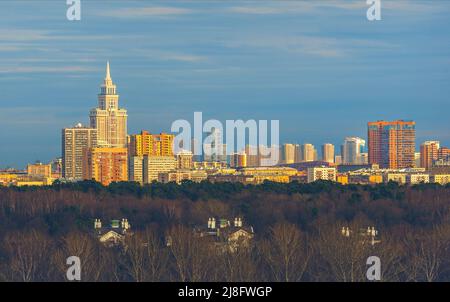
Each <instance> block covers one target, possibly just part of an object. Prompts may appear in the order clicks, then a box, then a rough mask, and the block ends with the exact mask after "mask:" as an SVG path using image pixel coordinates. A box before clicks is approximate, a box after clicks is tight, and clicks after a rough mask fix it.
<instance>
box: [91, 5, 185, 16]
mask: <svg viewBox="0 0 450 302" xmlns="http://www.w3.org/2000/svg"><path fill="white" fill-rule="evenodd" d="M191 12H192V10H191V9H186V8H179V7H163V6H158V7H157V6H152V7H136V8H125V9H113V10H107V11H100V12H98V13H97V15H99V16H104V17H113V18H142V17H151V16H170V15H184V14H189V13H191Z"/></svg>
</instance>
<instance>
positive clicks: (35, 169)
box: [27, 163, 52, 178]
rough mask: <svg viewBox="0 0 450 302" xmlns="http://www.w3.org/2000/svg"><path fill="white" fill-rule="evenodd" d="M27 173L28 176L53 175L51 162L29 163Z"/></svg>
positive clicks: (49, 176) (48, 176)
mask: <svg viewBox="0 0 450 302" xmlns="http://www.w3.org/2000/svg"><path fill="white" fill-rule="evenodd" d="M27 174H28V176H33V177H47V178H51V177H52V165H51V164H46V165H44V164H42V163H35V164H28V165H27Z"/></svg>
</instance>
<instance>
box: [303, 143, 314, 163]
mask: <svg viewBox="0 0 450 302" xmlns="http://www.w3.org/2000/svg"><path fill="white" fill-rule="evenodd" d="M316 159H317V151H316V149H315V148H314V145H312V144H304V145H302V161H315V160H316Z"/></svg>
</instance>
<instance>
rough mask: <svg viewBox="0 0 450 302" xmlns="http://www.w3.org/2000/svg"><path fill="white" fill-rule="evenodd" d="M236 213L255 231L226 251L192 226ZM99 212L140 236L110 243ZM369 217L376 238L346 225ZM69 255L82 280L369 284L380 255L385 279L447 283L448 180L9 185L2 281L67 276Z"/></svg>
mask: <svg viewBox="0 0 450 302" xmlns="http://www.w3.org/2000/svg"><path fill="white" fill-rule="evenodd" d="M238 216H239V217H243V220H244V224H245V225H251V226H253V229H254V233H255V236H254V238H253V239H252V240H251V243H250V245H249V246H245V247H241V248H238V249H236V250H235V251H225V252H220V253H219V252H217V250H215V249H213V248H211V245H210V244H208V243H207V242H206V241H205V240H204V239H202V238H199V237H198V236H195V234H194V232H193V229H194V227H196V226H199V225H205V226H206V223H207V221H208V218H209V217H221V218H227V219H230V220H231V219H233V218H234V217H238ZM97 218H99V219H102V221H109V220H111V219H122V218H126V219H128V221H129V222H130V223H131V229H132V231H133V235H132V236H129V237H127V238H126V240H125V243H124V244H123V245H120V246H117V247H106V246H104V245H103V244H101V243H100V242H99V240H98V238H97V237H96V236H95V234H94V232H93V230H94V219H97ZM372 226H374V227H375V228H376V229H377V230H378V232H379V235H378V237H379V240H380V242H379V243H377V244H375V245H372V244H369V243H368V242H366V241H364V240H362V239H361V238H360V237H359V236H350V237H344V236H343V235H342V234H341V229H342V227H349V228H350V229H351V230H359V229H366V228H367V227H372ZM167 236H170V238H171V244H170V246H168V245H167V244H166V241H165V238H167ZM72 255H76V256H78V257H80V260H81V264H82V265H81V267H82V273H81V274H82V280H81V281H108V282H109V281H111V282H116V281H135V282H142V281H151V282H159V281H169V282H171V281H183V282H185V281H191V282H196V281H226V282H237V281H280V282H313V281H337V282H364V281H367V278H366V270H367V264H366V259H367V258H368V257H369V256H377V257H379V258H380V260H381V281H384V282H395V281H400V282H416V281H417V282H426V281H429V282H434V281H450V185H447V186H440V185H437V184H420V185H415V186H401V185H398V184H396V183H392V182H391V183H387V184H379V185H340V184H338V183H332V182H325V181H319V182H315V183H310V184H302V183H297V182H292V183H287V184H281V183H272V182H265V183H264V184H261V185H243V184H239V183H215V184H213V183H209V182H202V183H193V182H183V183H182V184H179V185H178V184H175V183H169V184H161V183H152V184H149V185H145V186H141V185H139V184H137V183H131V182H121V183H112V184H111V185H109V186H108V187H104V186H102V185H101V184H99V183H96V182H93V181H83V182H77V183H60V182H56V183H54V184H53V185H52V186H45V187H0V281H25V282H26V281H65V280H66V270H67V267H68V266H67V264H66V258H67V257H69V256H72Z"/></svg>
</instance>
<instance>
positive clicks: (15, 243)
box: [3, 230, 52, 282]
mask: <svg viewBox="0 0 450 302" xmlns="http://www.w3.org/2000/svg"><path fill="white" fill-rule="evenodd" d="M3 244H4V249H5V251H6V252H7V255H8V260H9V262H8V265H7V266H8V268H9V271H10V276H11V277H10V280H15V281H25V282H29V281H43V280H46V279H47V277H48V272H49V269H50V267H49V261H48V259H49V255H51V253H52V242H51V240H50V238H49V237H48V236H47V235H46V234H44V233H42V232H39V231H36V230H30V231H24V232H12V233H10V234H8V235H7V236H6V237H5V239H4V242H3Z"/></svg>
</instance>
